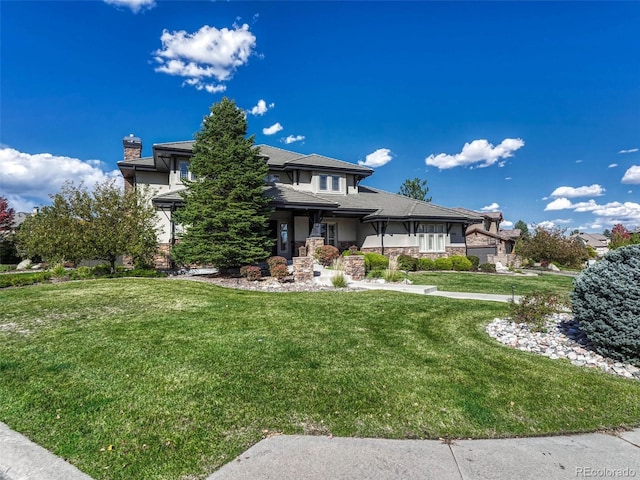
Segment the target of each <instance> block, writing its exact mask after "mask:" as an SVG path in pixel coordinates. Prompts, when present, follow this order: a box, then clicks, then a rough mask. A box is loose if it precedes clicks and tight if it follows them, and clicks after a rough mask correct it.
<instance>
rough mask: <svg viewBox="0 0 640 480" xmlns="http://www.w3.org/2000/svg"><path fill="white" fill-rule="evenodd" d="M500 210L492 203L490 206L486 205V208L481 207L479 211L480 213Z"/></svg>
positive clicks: (498, 206)
mask: <svg viewBox="0 0 640 480" xmlns="http://www.w3.org/2000/svg"><path fill="white" fill-rule="evenodd" d="M499 208H500V205H498V204H497V203H496V202H493V203H492V204H491V205H487V206H486V207H482V208H481V209H480V211H481V212H494V211H496V210H498V209H499Z"/></svg>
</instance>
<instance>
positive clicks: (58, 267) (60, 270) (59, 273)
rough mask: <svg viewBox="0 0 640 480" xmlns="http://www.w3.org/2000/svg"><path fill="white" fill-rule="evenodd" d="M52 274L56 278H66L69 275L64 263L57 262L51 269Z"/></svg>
mask: <svg viewBox="0 0 640 480" xmlns="http://www.w3.org/2000/svg"><path fill="white" fill-rule="evenodd" d="M51 275H52V276H53V277H54V278H64V277H66V276H67V269H66V268H64V265H63V264H62V263H56V264H55V265H54V266H53V268H52V269H51Z"/></svg>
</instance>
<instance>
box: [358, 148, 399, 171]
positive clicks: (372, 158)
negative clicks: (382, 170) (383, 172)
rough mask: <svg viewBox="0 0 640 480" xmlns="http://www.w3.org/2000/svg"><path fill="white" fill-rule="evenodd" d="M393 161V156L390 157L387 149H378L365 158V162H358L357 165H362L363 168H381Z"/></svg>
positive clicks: (389, 151)
mask: <svg viewBox="0 0 640 480" xmlns="http://www.w3.org/2000/svg"><path fill="white" fill-rule="evenodd" d="M392 159H393V155H391V150H389V149H388V148H379V149H378V150H376V151H375V152H373V153H370V154H369V155H367V156H366V157H365V161H364V162H363V161H362V160H358V165H363V166H365V167H371V168H376V167H382V166H383V165H386V164H387V163H389V162H390V161H391V160H392Z"/></svg>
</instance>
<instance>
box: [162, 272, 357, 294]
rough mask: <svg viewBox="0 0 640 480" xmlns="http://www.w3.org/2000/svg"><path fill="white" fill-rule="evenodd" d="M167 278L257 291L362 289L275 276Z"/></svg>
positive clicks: (183, 276) (178, 276) (179, 276)
mask: <svg viewBox="0 0 640 480" xmlns="http://www.w3.org/2000/svg"><path fill="white" fill-rule="evenodd" d="M169 278H171V279H175V280H194V281H197V282H205V283H214V284H216V285H218V286H220V287H226V288H238V289H242V290H253V291H258V292H323V291H327V292H328V291H333V292H344V291H351V292H353V291H356V290H362V289H360V288H353V287H347V288H336V287H333V286H328V285H319V284H317V283H306V282H305V283H302V282H293V281H285V282H279V281H278V280H276V279H275V278H271V277H266V278H263V279H261V280H247V279H246V278H244V277H223V276H217V275H175V276H170V277H169Z"/></svg>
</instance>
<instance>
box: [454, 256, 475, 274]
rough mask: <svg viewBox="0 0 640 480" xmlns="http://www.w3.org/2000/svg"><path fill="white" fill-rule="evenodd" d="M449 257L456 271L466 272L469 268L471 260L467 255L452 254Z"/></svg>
mask: <svg viewBox="0 0 640 480" xmlns="http://www.w3.org/2000/svg"><path fill="white" fill-rule="evenodd" d="M450 258H451V263H452V264H453V269H454V270H455V271H456V272H468V271H469V270H471V260H469V259H468V258H467V257H463V256H462V255H454V256H452V257H450Z"/></svg>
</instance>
